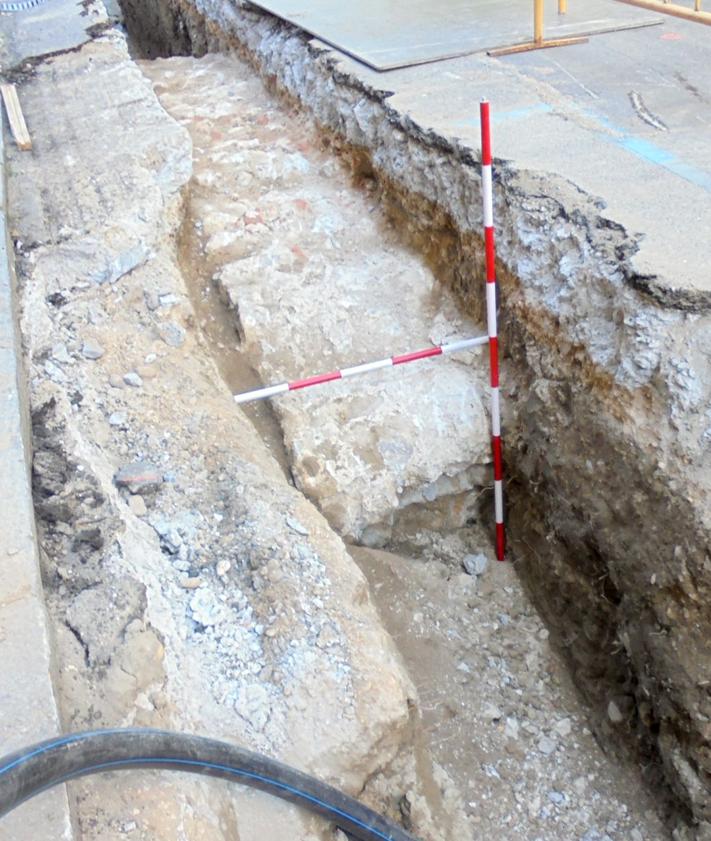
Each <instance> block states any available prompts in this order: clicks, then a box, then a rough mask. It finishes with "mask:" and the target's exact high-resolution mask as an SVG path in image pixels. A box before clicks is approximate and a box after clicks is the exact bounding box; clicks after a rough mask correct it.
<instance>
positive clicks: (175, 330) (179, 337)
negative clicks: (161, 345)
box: [158, 321, 185, 347]
mask: <svg viewBox="0 0 711 841" xmlns="http://www.w3.org/2000/svg"><path fill="white" fill-rule="evenodd" d="M158 335H159V336H160V337H161V339H163V341H164V342H165V343H166V344H167V345H170V347H180V346H181V345H182V344H183V343H184V342H185V330H184V329H183V328H182V327H181V326H180V325H179V324H176V323H175V322H174V321H164V322H162V323H161V324H159V325H158Z"/></svg>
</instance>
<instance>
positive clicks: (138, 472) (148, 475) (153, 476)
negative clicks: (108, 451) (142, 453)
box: [114, 461, 163, 494]
mask: <svg viewBox="0 0 711 841" xmlns="http://www.w3.org/2000/svg"><path fill="white" fill-rule="evenodd" d="M114 482H115V483H116V486H117V487H119V488H128V490H129V491H130V492H131V493H132V494H138V493H142V492H143V491H155V490H157V489H158V488H159V487H160V486H161V484H162V483H163V477H162V475H161V473H160V470H158V468H157V467H154V466H153V465H152V464H149V463H148V462H145V461H139V462H136V463H135V464H129V465H127V466H126V467H122V468H121V469H120V470H119V471H117V473H116V474H115V475H114Z"/></svg>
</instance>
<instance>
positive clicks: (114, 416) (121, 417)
mask: <svg viewBox="0 0 711 841" xmlns="http://www.w3.org/2000/svg"><path fill="white" fill-rule="evenodd" d="M127 419H128V415H127V414H126V412H112V413H111V414H110V415H109V424H110V425H111V426H123V425H124V424H125V423H126V420H127Z"/></svg>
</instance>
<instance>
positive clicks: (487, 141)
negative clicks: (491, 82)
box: [479, 100, 491, 166]
mask: <svg viewBox="0 0 711 841" xmlns="http://www.w3.org/2000/svg"><path fill="white" fill-rule="evenodd" d="M479 113H480V115H481V162H482V164H483V165H484V166H488V165H489V164H491V118H490V115H489V103H488V102H487V101H486V100H484V101H483V102H482V103H481V104H480V106H479Z"/></svg>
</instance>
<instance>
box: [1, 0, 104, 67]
mask: <svg viewBox="0 0 711 841" xmlns="http://www.w3.org/2000/svg"><path fill="white" fill-rule="evenodd" d="M108 20H109V18H108V16H107V14H106V9H105V8H104V6H103V4H101V3H94V2H92V0H89V2H78V0H52V2H49V3H46V4H45V5H41V6H38V7H36V8H34V9H28V10H27V11H23V12H15V13H14V14H7V15H4V16H3V17H2V18H0V61H1V62H2V67H3V68H4V69H5V70H7V69H8V68H11V67H15V66H16V65H18V64H21V63H22V62H23V61H26V60H27V59H32V58H37V57H39V56H43V55H48V54H51V53H57V52H62V51H63V50H71V49H75V48H76V47H80V46H81V45H82V44H85V43H86V42H87V41H90V40H91V37H92V35H91V32H92V30H93V28H94V27H96V26H102V25H104V24H106V23H108Z"/></svg>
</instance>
